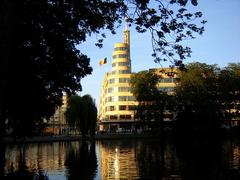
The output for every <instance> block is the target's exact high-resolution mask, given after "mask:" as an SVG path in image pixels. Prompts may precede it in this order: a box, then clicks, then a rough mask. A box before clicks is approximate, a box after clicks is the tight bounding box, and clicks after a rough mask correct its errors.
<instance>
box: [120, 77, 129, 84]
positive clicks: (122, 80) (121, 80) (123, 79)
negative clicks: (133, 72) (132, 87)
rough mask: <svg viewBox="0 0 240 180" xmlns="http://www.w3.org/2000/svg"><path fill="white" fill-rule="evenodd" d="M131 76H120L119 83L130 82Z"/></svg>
mask: <svg viewBox="0 0 240 180" xmlns="http://www.w3.org/2000/svg"><path fill="white" fill-rule="evenodd" d="M129 82H130V78H119V83H129Z"/></svg>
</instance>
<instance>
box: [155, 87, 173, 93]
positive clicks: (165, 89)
mask: <svg viewBox="0 0 240 180" xmlns="http://www.w3.org/2000/svg"><path fill="white" fill-rule="evenodd" d="M158 90H159V91H163V92H173V91H174V87H159V88H158Z"/></svg>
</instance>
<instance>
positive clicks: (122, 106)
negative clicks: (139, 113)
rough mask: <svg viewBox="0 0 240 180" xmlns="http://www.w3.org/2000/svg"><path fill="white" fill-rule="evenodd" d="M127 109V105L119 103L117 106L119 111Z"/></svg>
mask: <svg viewBox="0 0 240 180" xmlns="http://www.w3.org/2000/svg"><path fill="white" fill-rule="evenodd" d="M124 110H127V106H124V105H121V106H119V111H124Z"/></svg>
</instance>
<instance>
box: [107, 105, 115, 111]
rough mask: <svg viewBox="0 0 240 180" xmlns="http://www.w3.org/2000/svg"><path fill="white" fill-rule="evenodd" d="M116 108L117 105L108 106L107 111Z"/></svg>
mask: <svg viewBox="0 0 240 180" xmlns="http://www.w3.org/2000/svg"><path fill="white" fill-rule="evenodd" d="M114 110H115V106H107V109H106V111H114Z"/></svg>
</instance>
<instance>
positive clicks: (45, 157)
mask: <svg viewBox="0 0 240 180" xmlns="http://www.w3.org/2000/svg"><path fill="white" fill-rule="evenodd" d="M65 152H66V151H65V147H64V143H62V142H59V143H51V144H47V143H46V144H29V145H23V146H21V147H18V146H17V145H16V146H14V147H11V148H10V147H9V148H6V153H5V159H6V162H5V172H6V173H8V172H13V171H17V170H19V165H20V163H19V162H24V164H25V165H26V167H27V169H28V170H44V171H48V170H51V171H54V170H59V169H64V162H65Z"/></svg>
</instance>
